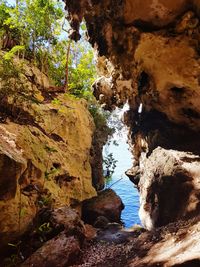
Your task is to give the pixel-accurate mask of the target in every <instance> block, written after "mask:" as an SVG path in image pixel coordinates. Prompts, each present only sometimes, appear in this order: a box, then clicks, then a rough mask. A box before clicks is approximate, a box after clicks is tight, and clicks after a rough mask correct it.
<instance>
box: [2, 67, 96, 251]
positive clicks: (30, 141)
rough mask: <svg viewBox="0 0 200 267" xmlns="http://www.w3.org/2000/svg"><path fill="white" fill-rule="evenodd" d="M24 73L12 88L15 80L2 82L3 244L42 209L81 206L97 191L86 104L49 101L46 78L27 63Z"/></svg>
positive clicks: (60, 98) (63, 97) (60, 99)
mask: <svg viewBox="0 0 200 267" xmlns="http://www.w3.org/2000/svg"><path fill="white" fill-rule="evenodd" d="M15 64H18V63H17V62H15ZM21 71H22V72H21V76H20V80H16V84H15V85H16V87H15V88H14V87H11V88H12V90H11V91H9V90H8V89H7V88H8V85H9V83H10V86H11V85H13V84H12V83H13V80H12V79H11V80H10V81H9V80H8V81H4V80H1V82H0V93H3V94H4V95H5V97H4V98H3V100H2V101H1V106H0V113H1V116H2V117H3V118H4V121H2V122H1V123H0V195H1V196H0V246H3V245H4V244H7V243H8V242H12V241H13V240H14V239H15V238H17V237H18V236H19V235H21V234H22V233H24V232H25V231H26V230H27V229H28V228H29V227H30V225H31V223H32V221H33V218H34V217H35V216H36V213H37V212H38V211H39V210H40V208H50V207H52V208H58V207H62V206H65V205H67V206H73V207H76V206H77V207H78V206H80V203H81V201H83V200H85V199H88V198H91V197H93V196H95V195H96V191H95V189H94V187H93V186H92V172H91V165H90V160H91V156H90V149H91V146H92V137H93V132H94V129H95V127H94V123H93V119H92V117H91V115H90V113H89V111H88V108H87V103H86V102H85V101H84V100H75V99H73V98H72V97H70V96H69V95H60V96H57V98H56V100H55V101H47V102H45V101H44V97H43V95H42V93H41V90H42V88H45V90H48V88H49V81H48V79H47V77H46V76H45V75H44V74H42V73H41V72H40V71H39V70H38V69H37V68H35V67H33V68H32V67H31V66H29V65H28V64H27V65H26V64H24V69H22V70H21ZM33 80H34V82H33ZM22 84H23V86H22ZM20 88H21V89H20ZM14 89H16V92H15V90H14ZM17 90H21V91H20V92H21V93H22V95H20V94H19V95H18V91H17ZM42 91H43V90H42ZM23 93H24V94H25V95H26V97H25V98H24V97H23V96H24V95H23Z"/></svg>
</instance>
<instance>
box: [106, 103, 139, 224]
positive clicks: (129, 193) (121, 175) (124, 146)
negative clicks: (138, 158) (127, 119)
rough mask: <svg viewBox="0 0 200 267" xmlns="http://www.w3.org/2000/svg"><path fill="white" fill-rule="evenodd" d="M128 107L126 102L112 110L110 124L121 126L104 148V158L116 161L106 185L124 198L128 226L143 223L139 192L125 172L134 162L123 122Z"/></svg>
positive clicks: (124, 216) (124, 218)
mask: <svg viewBox="0 0 200 267" xmlns="http://www.w3.org/2000/svg"><path fill="white" fill-rule="evenodd" d="M128 108H129V107H128V105H127V104H126V105H125V106H124V107H123V108H122V109H120V108H116V109H115V110H114V111H113V112H112V114H111V118H110V120H109V123H110V126H112V124H115V125H116V124H118V125H119V124H120V126H118V127H117V130H116V131H115V133H114V134H113V136H112V137H111V138H110V139H109V140H108V141H107V143H106V145H105V146H104V148H103V157H104V160H105V158H107V157H111V160H113V161H115V165H116V167H115V168H114V170H113V174H112V175H111V176H110V177H107V178H105V183H106V186H105V187H106V188H111V189H113V190H114V191H115V192H116V193H117V194H118V195H119V196H120V198H121V199H122V202H123V203H124V206H125V208H124V210H123V211H122V214H121V221H122V223H123V224H124V226H125V227H127V228H128V227H131V226H133V225H135V224H141V222H140V219H139V215H138V211H139V193H138V190H137V188H136V187H135V186H134V184H133V183H132V182H131V181H130V180H129V178H128V177H127V176H126V174H125V172H126V171H127V170H128V169H129V168H131V166H132V164H133V160H132V153H131V151H130V147H129V144H128V129H127V127H126V126H125V125H124V124H123V123H122V117H123V114H124V112H125V111H127V110H128ZM105 169H106V168H105V164H104V175H105V176H106V170H105Z"/></svg>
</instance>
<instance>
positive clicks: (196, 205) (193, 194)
mask: <svg viewBox="0 0 200 267" xmlns="http://www.w3.org/2000/svg"><path fill="white" fill-rule="evenodd" d="M199 161H200V157H199V156H195V155H193V154H191V153H186V152H179V151H174V150H166V149H162V148H160V147H158V148H157V149H155V150H154V151H153V153H152V154H151V156H150V157H149V158H147V159H145V160H144V162H143V167H142V168H141V177H140V182H139V191H140V210H139V215H140V219H141V221H142V224H143V225H144V226H145V227H146V228H147V229H149V230H151V229H153V228H154V227H158V226H163V225H166V224H168V223H170V222H173V221H177V220H179V219H184V218H185V219H188V218H191V217H193V216H196V215H198V214H199V212H200V175H199V173H200V163H199Z"/></svg>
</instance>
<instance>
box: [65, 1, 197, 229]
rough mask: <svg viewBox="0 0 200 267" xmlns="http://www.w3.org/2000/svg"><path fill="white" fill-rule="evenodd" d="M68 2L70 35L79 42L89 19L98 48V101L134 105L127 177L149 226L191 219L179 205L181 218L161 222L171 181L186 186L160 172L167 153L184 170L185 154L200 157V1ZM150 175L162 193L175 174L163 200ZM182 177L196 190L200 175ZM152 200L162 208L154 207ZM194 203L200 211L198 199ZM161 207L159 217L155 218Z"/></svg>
mask: <svg viewBox="0 0 200 267" xmlns="http://www.w3.org/2000/svg"><path fill="white" fill-rule="evenodd" d="M65 3H66V9H67V10H68V18H69V21H70V24H71V26H72V29H73V30H72V33H71V38H72V39H75V40H78V39H79V25H80V23H81V21H82V19H83V18H84V19H85V21H86V25H87V29H88V39H89V41H90V43H91V44H92V45H93V47H94V48H95V49H97V51H98V55H99V62H98V65H99V67H100V70H101V74H102V76H104V77H101V78H100V79H98V81H97V82H96V83H95V84H94V94H95V96H96V98H97V99H98V100H99V102H100V103H101V104H102V105H103V106H104V107H105V108H107V109H113V108H114V106H116V105H117V106H121V105H123V104H124V103H126V101H128V103H129V105H130V110H129V111H128V112H127V114H126V115H125V122H126V124H127V125H128V126H129V129H130V134H129V140H130V143H131V144H132V145H133V155H134V166H133V168H132V170H130V171H129V177H131V180H132V181H134V182H135V183H136V184H137V186H138V189H139V191H140V204H141V209H140V217H141V219H142V222H143V224H144V225H147V226H146V227H147V228H152V227H154V226H156V225H159V226H160V225H163V224H167V223H168V222H171V221H173V220H178V219H180V218H185V216H186V217H187V216H189V213H188V214H186V213H187V212H179V211H180V210H181V209H182V208H181V204H180V205H178V206H177V214H178V215H177V216H174V217H173V216H171V218H170V216H168V218H165V219H159V218H161V217H162V218H163V216H165V215H163V214H164V210H163V208H162V207H164V206H163V205H164V204H163V201H164V202H166V203H167V201H168V197H169V195H170V190H172V191H173V186H176V188H177V190H178V189H179V190H180V192H179V193H180V195H181V192H182V189H181V188H182V186H181V185H180V186H178V187H177V179H176V177H177V173H176V171H174V172H173V171H172V169H173V168H175V167H173V166H172V167H171V168H172V169H170V168H168V169H167V170H165V171H162V169H165V164H166V161H167V159H168V156H169V155H168V152H167V151H169V150H172V151H174V153H175V155H176V156H175V158H176V164H178V166H179V167H180V168H179V169H182V165H184V164H185V163H184V162H185V161H184V160H183V158H185V159H186V158H188V155H187V153H191V154H192V155H193V156H194V157H192V159H190V164H191V166H192V164H193V163H194V164H195V166H196V164H198V161H196V158H195V157H196V156H197V157H198V156H199V154H200V146H199V137H200V134H199V130H200V105H199V104H200V100H199V99H200V98H199V97H200V54H199V53H200V50H199V45H200V43H199V42H200V23H199V18H200V1H195V0H191V1H186V0H173V1H163V0H145V1H142V3H141V1H139V0H124V1H123V0H117V1H113V0H104V1H98V0H81V1H71V0H66V1H65ZM139 107H140V109H141V110H140V112H138V109H139ZM158 147H159V149H157V148H158ZM179 152H180V153H186V155H185V156H183V155H182V154H179ZM155 153H157V154H158V156H155ZM159 155H160V157H159ZM170 157H172V158H173V157H174V154H173V153H172V154H171V156H169V158H170ZM194 159H195V162H194ZM151 164H154V165H155V168H151V175H149V174H148V173H147V171H148V170H147V169H146V168H149V166H151ZM172 165H173V164H172ZM156 166H157V168H156ZM195 168H196V167H195ZM184 170H185V169H184ZM156 173H157V174H156ZM186 173H187V175H186ZM156 175H157V176H156ZM185 175H186V176H187V179H186V178H185ZM150 176H152V177H157V178H156V179H157V185H156V186H154V187H155V188H156V190H157V189H158V188H159V190H161V191H162V189H163V184H165V183H164V182H163V183H161V182H159V181H161V180H163V179H164V180H165V179H167V178H166V177H168V179H169V180H168V182H169V184H170V185H171V188H170V187H169V188H168V191H167V190H166V191H165V198H164V200H162V201H161V202H162V204H161V202H159V201H158V196H157V195H156V193H155V192H154V194H153V196H151V197H150V198H149V195H152V194H148V190H150V188H152V187H151V186H152V183H154V182H153V180H152V181H151V184H148V183H149V181H150ZM178 176H180V175H179V174H178ZM171 177H172V178H171ZM181 177H182V179H183V181H184V182H185V180H187V181H190V182H191V181H193V182H192V183H193V186H192V188H193V189H194V190H196V191H197V192H196V191H195V192H196V193H197V195H198V193H199V186H198V184H199V175H194V174H191V173H190V170H189V171H188V170H185V171H184V175H182V176H181ZM180 180H181V179H180ZM180 180H179V183H180V184H181V181H180ZM146 183H147V184H146ZM145 188H146V189H145ZM193 189H191V192H192V190H193ZM163 190H164V189H163ZM172 191H171V192H172ZM163 192H164V191H163ZM191 192H190V193H191ZM190 193H188V198H187V200H186V201H185V204H184V205H185V206H186V209H187V207H189V203H190V201H191V199H192V197H191V196H190ZM196 193H195V194H196ZM191 194H192V193H191ZM172 197H173V196H172ZM152 199H153V200H152ZM197 199H199V197H197ZM198 201H199V200H198ZM198 201H197V202H198ZM149 203H153V205H154V206H155V207H156V208H155V209H152V208H149ZM171 203H174V202H173V201H172V202H171ZM171 205H173V204H171ZM195 207H196V213H199V212H200V210H199V205H198V203H196V206H195ZM188 209H189V208H188ZM153 210H154V212H153ZM155 210H156V212H155ZM158 210H159V213H160V215H159V216H157V215H156V216H155V214H154V213H156V214H157V213H158ZM194 213H195V212H193V213H192V214H194ZM162 215H163V216H162ZM191 216H193V215H191ZM156 218H157V219H156ZM149 221H150V222H149ZM148 225H149V226H148Z"/></svg>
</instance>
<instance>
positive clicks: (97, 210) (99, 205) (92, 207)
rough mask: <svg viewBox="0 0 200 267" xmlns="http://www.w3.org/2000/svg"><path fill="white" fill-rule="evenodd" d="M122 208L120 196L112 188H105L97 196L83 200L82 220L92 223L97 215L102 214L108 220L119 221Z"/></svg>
mask: <svg viewBox="0 0 200 267" xmlns="http://www.w3.org/2000/svg"><path fill="white" fill-rule="evenodd" d="M123 209H124V204H123V203H122V200H121V199H120V197H119V196H118V195H117V194H116V193H115V192H114V191H113V190H112V189H106V190H104V191H102V192H100V193H99V194H98V196H97V197H94V198H92V199H89V200H85V201H84V202H83V220H84V221H85V222H87V223H90V224H94V222H95V221H96V219H97V218H98V217H99V216H104V217H106V218H107V219H108V220H109V221H110V222H120V216H121V211H122V210H123Z"/></svg>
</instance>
